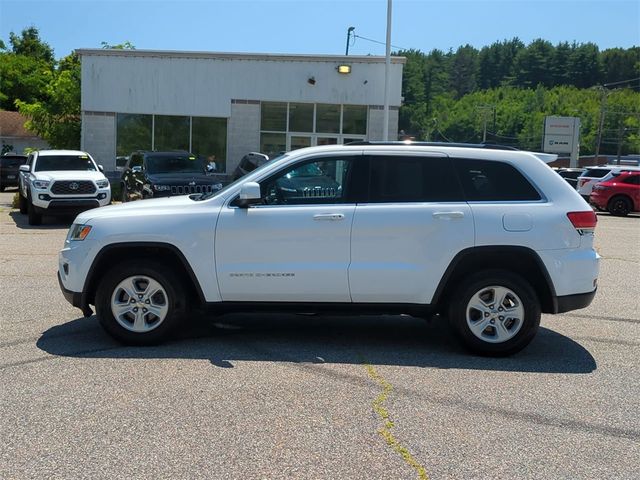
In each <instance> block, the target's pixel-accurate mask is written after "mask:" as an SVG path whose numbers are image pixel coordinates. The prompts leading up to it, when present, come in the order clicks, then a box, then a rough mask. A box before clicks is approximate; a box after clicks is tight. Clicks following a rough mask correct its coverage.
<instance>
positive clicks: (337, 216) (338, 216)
mask: <svg viewBox="0 0 640 480" xmlns="http://www.w3.org/2000/svg"><path fill="white" fill-rule="evenodd" d="M313 219H314V220H344V215H343V214H342V213H319V214H317V215H314V216H313Z"/></svg>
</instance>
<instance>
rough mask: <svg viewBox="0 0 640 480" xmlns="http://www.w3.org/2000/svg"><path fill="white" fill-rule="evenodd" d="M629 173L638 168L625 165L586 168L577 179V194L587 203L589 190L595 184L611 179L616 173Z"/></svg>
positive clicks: (639, 168) (638, 169)
mask: <svg viewBox="0 0 640 480" xmlns="http://www.w3.org/2000/svg"><path fill="white" fill-rule="evenodd" d="M631 171H640V167H634V166H625V165H599V166H597V167H588V168H587V169H586V170H585V171H584V172H583V173H582V175H580V176H579V177H578V187H577V188H578V193H579V194H580V195H582V198H584V199H585V200H586V201H587V202H588V201H589V196H590V195H591V190H592V189H593V186H594V185H595V184H596V183H598V182H606V181H607V180H610V179H612V178H613V176H614V175H615V174H616V173H619V172H631Z"/></svg>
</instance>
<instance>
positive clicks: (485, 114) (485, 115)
mask: <svg viewBox="0 0 640 480" xmlns="http://www.w3.org/2000/svg"><path fill="white" fill-rule="evenodd" d="M478 109H479V110H480V111H481V112H482V143H486V141H487V122H488V120H489V112H493V130H494V132H495V126H496V106H495V105H479V106H478Z"/></svg>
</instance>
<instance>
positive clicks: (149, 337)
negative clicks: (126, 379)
mask: <svg viewBox="0 0 640 480" xmlns="http://www.w3.org/2000/svg"><path fill="white" fill-rule="evenodd" d="M171 278H175V275H173V272H172V271H171V270H170V269H168V268H167V267H165V266H163V265H161V264H159V263H156V262H144V263H143V262H132V263H125V264H119V265H116V266H114V267H113V268H111V270H109V271H108V272H107V274H106V275H105V276H104V278H103V280H102V281H101V282H100V284H99V285H98V290H97V291H96V303H95V305H96V315H97V317H98V321H99V322H100V324H101V325H102V326H103V328H104V329H105V330H106V331H107V332H108V333H109V334H110V335H111V336H113V337H114V338H116V339H117V340H120V341H122V342H124V343H128V344H134V345H153V344H157V343H159V342H162V341H163V340H166V339H167V338H168V337H169V336H170V334H171V333H172V332H173V330H174V329H175V328H176V327H177V326H178V325H179V324H180V322H181V320H182V319H183V317H184V314H185V308H186V305H185V294H184V290H183V288H182V286H181V284H180V282H175V281H174V282H172V281H171V280H170V279H171Z"/></svg>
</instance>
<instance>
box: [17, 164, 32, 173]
mask: <svg viewBox="0 0 640 480" xmlns="http://www.w3.org/2000/svg"><path fill="white" fill-rule="evenodd" d="M18 168H19V169H20V171H21V172H29V171H30V170H31V169H30V167H29V165H20V167H18Z"/></svg>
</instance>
